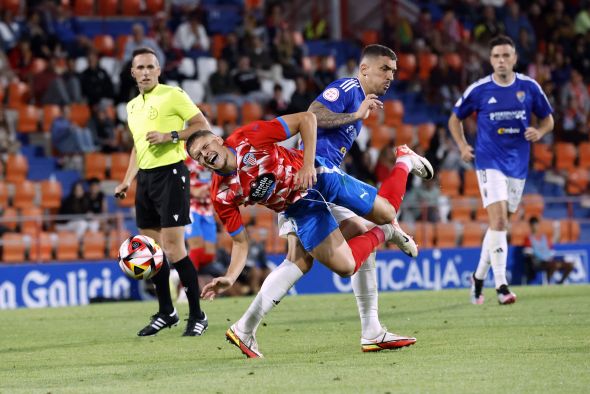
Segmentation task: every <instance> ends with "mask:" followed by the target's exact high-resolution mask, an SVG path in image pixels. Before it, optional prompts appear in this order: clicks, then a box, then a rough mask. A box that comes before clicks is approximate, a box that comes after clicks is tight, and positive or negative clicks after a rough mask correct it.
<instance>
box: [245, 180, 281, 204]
mask: <svg viewBox="0 0 590 394" xmlns="http://www.w3.org/2000/svg"><path fill="white" fill-rule="evenodd" d="M274 184H275V176H274V174H262V175H260V176H259V177H258V178H256V180H255V181H252V182H251V183H250V200H252V201H255V202H259V201H266V200H267V199H268V197H269V196H270V194H271V193H272V190H273V188H274Z"/></svg>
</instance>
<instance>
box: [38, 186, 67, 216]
mask: <svg viewBox="0 0 590 394" xmlns="http://www.w3.org/2000/svg"><path fill="white" fill-rule="evenodd" d="M62 194H63V193H62V189H61V183H59V182H58V181H55V180H51V179H47V180H44V181H41V201H40V203H39V205H40V207H41V208H43V209H51V210H54V211H56V210H58V209H59V207H60V206H61V198H62Z"/></svg>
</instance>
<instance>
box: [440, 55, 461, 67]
mask: <svg viewBox="0 0 590 394" xmlns="http://www.w3.org/2000/svg"><path fill="white" fill-rule="evenodd" d="M444 59H445V62H446V63H447V64H448V65H449V67H450V68H452V69H453V70H455V71H461V68H462V67H463V61H462V60H461V56H459V54H458V53H446V54H445V55H444Z"/></svg>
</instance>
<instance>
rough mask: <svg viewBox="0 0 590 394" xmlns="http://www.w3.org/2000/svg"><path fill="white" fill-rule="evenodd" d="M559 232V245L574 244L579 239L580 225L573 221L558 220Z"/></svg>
mask: <svg viewBox="0 0 590 394" xmlns="http://www.w3.org/2000/svg"><path fill="white" fill-rule="evenodd" d="M559 230H560V232H559V242H560V243H574V242H577V241H578V240H579V239H580V223H578V221H577V220H575V219H562V220H560V221H559Z"/></svg>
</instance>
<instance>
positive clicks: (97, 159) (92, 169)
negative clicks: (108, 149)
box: [84, 152, 107, 181]
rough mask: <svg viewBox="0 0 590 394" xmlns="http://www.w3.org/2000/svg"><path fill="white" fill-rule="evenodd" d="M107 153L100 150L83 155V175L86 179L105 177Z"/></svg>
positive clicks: (101, 178)
mask: <svg viewBox="0 0 590 394" xmlns="http://www.w3.org/2000/svg"><path fill="white" fill-rule="evenodd" d="M106 170H107V155H106V154H104V153H100V152H88V153H86V154H85V155H84V175H85V177H86V179H90V178H98V179H100V180H101V181H102V180H104V179H105V178H106Z"/></svg>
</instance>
